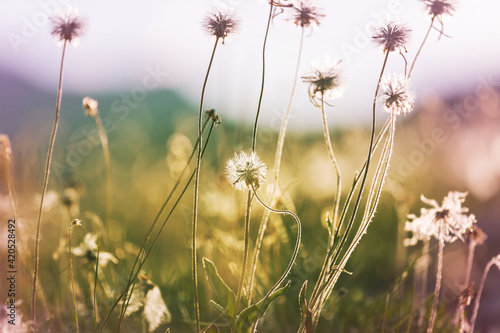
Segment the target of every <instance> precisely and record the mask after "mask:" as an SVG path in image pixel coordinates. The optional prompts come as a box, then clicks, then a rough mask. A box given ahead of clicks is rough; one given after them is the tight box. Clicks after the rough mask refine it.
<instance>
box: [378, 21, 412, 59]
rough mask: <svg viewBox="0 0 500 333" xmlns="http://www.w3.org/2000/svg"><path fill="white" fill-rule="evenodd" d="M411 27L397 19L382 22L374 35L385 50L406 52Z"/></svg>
mask: <svg viewBox="0 0 500 333" xmlns="http://www.w3.org/2000/svg"><path fill="white" fill-rule="evenodd" d="M410 32H411V29H409V28H408V27H406V26H405V25H404V24H401V23H398V22H396V21H389V22H387V23H383V24H381V25H380V26H379V27H377V28H376V29H375V32H374V34H373V36H372V38H373V40H374V41H375V43H377V44H378V45H380V47H381V48H382V50H383V51H384V52H386V51H387V52H403V51H405V52H406V43H407V42H408V38H409V36H410Z"/></svg>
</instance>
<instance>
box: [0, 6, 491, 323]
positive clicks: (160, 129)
mask: <svg viewBox="0 0 500 333" xmlns="http://www.w3.org/2000/svg"><path fill="white" fill-rule="evenodd" d="M421 4H422V10H423V11H425V13H426V14H427V16H428V22H427V23H428V26H426V27H421V26H416V27H410V25H409V24H407V23H401V22H400V21H398V20H396V19H390V20H386V21H383V22H380V24H379V26H377V27H376V28H374V29H373V33H372V36H370V37H371V42H372V43H373V46H374V47H378V48H379V49H380V57H379V59H376V60H374V62H376V64H377V66H380V69H379V73H380V74H379V76H377V77H375V78H373V81H374V82H375V85H374V86H373V92H374V96H373V99H371V100H367V101H366V105H367V111H366V114H367V117H368V116H369V117H370V125H369V126H366V127H365V126H362V125H360V126H352V127H341V126H334V125H332V123H333V121H331V119H335V112H340V111H339V110H337V108H336V107H335V106H334V105H335V101H336V100H337V99H339V98H342V92H343V89H344V87H343V86H342V83H343V75H344V74H343V73H342V61H341V60H342V59H336V60H333V59H331V58H328V57H324V58H319V59H318V62H317V63H315V64H312V65H309V64H304V63H302V62H301V54H302V48H303V42H304V40H305V39H306V38H307V35H308V34H312V33H314V31H313V29H312V28H313V27H318V28H321V23H322V22H323V21H324V20H328V17H326V16H325V15H323V14H322V12H321V8H320V7H318V6H317V5H316V4H315V3H313V2H310V1H302V0H299V1H296V2H293V3H291V2H287V1H283V2H280V1H278V2H275V1H274V0H272V1H271V2H269V3H267V4H266V5H267V6H268V8H267V11H268V24H267V27H263V28H265V30H263V32H265V34H263V35H262V43H263V44H262V45H261V46H262V56H263V59H262V60H263V63H262V64H261V65H262V66H261V67H260V68H257V69H256V70H258V71H262V83H261V86H260V87H259V90H260V94H259V96H256V97H255V104H256V111H255V114H254V115H253V117H252V118H253V121H252V122H251V123H249V122H244V121H241V122H239V121H235V120H234V119H232V118H231V117H226V116H225V114H224V110H219V109H218V108H217V106H216V105H215V106H214V105H207V104H208V103H206V102H205V97H206V96H205V95H206V94H207V90H206V88H207V86H210V84H211V81H210V80H209V78H210V74H211V70H212V65H213V60H214V58H216V57H217V55H218V53H217V50H218V48H222V47H224V48H226V47H231V39H232V38H238V35H237V34H236V32H237V29H238V27H239V18H237V16H236V14H235V13H234V11H233V10H232V9H231V8H230V7H228V6H226V5H223V4H220V5H218V6H215V7H214V8H211V9H209V11H208V13H207V15H206V17H205V19H204V21H203V22H201V28H202V29H204V30H205V33H206V34H208V35H210V38H211V42H212V49H210V50H205V51H206V52H205V53H204V54H201V53H200V55H197V56H199V57H200V58H202V57H203V56H207V58H206V59H205V58H203V59H200V61H205V62H206V63H207V64H208V66H207V68H206V72H205V76H204V80H203V81H202V82H199V86H200V89H201V91H200V101H199V103H197V102H194V101H189V100H187V99H186V98H184V97H183V96H182V95H180V94H179V93H178V92H176V91H175V89H171V90H164V89H153V90H152V91H148V92H147V94H145V95H144V96H143V97H140V98H136V99H135V100H132V101H130V100H126V99H124V97H123V96H125V95H123V94H121V95H119V96H117V95H116V94H107V93H102V94H100V95H99V94H97V95H93V96H80V95H77V94H72V93H68V94H66V93H64V89H63V84H62V82H63V78H64V74H63V68H64V66H74V64H71V63H67V62H64V61H65V54H66V52H78V48H74V49H73V48H71V44H72V43H74V41H75V40H76V39H77V38H85V35H84V34H83V31H84V29H85V24H83V21H82V20H81V19H80V17H79V16H77V15H75V14H73V13H67V14H64V15H62V16H55V17H53V18H52V30H51V34H52V35H53V36H54V38H55V39H56V40H57V42H58V44H60V45H59V46H60V48H61V51H62V59H61V63H60V72H59V86H58V88H57V87H55V88H54V90H55V91H56V92H57V97H56V100H55V101H54V102H55V104H56V107H55V113H54V110H53V111H52V113H51V115H53V114H55V118H52V116H51V117H50V118H47V116H46V114H45V113H38V112H37V111H38V110H37V109H36V107H34V108H32V110H31V111H25V112H27V113H28V114H27V115H24V116H23V115H20V116H19V119H20V120H18V122H17V123H16V124H14V125H13V126H14V127H15V128H16V132H15V133H10V135H3V134H2V135H0V177H1V184H0V185H1V187H0V190H1V192H0V194H1V206H0V212H1V214H0V216H1V218H2V225H4V224H5V226H4V227H3V228H2V231H1V233H0V237H2V248H1V249H0V253H1V257H2V258H5V260H4V261H5V262H7V263H9V264H10V265H11V266H4V267H6V268H5V269H4V267H2V270H4V271H5V274H4V275H5V276H6V277H7V278H8V277H12V276H14V278H13V280H12V281H14V282H12V281H10V280H8V279H7V278H4V276H3V275H2V282H1V283H0V288H1V291H2V293H4V291H5V294H6V295H5V296H4V297H6V299H7V301H6V306H5V307H4V308H2V309H1V312H0V319H1V322H0V330H1V331H2V332H119V331H122V332H207V333H208V332H256V331H259V332H428V333H430V332H471V333H472V332H496V331H497V330H499V329H500V321H499V319H498V308H499V307H500V304H499V299H500V297H499V295H498V287H499V286H500V283H499V279H498V277H499V276H498V269H500V255H499V253H500V247H499V246H498V237H499V235H500V234H499V231H498V227H497V224H498V214H499V211H498V210H499V208H498V207H500V202H499V201H500V195H499V193H500V191H499V190H500V185H499V184H500V182H499V181H498V179H500V177H499V175H500V169H499V168H498V165H499V163H500V160H499V159H498V156H500V137H499V136H498V119H499V117H498V115H499V114H500V95H499V92H498V88H497V87H495V86H493V85H488V84H485V83H484V82H480V83H479V84H477V85H476V87H475V89H470V90H467V91H462V92H457V93H456V94H453V95H449V96H434V97H432V98H429V97H427V98H426V99H425V100H419V96H418V95H415V92H414V91H413V90H412V86H411V77H412V73H414V71H415V72H418V71H419V69H420V68H419V61H418V60H419V57H424V56H425V52H423V54H421V51H423V50H425V48H428V47H432V46H431V45H429V40H430V39H433V41H435V40H438V41H439V39H441V38H443V39H444V38H450V36H448V35H447V34H446V33H445V32H444V24H445V21H446V20H444V19H445V18H446V17H452V16H453V14H454V12H455V10H458V9H457V8H456V3H455V2H453V1H451V0H425V1H421ZM239 15H241V19H244V16H243V15H244V14H243V13H240V14H239ZM283 18H286V19H287V20H288V21H289V22H290V25H295V26H296V28H298V29H299V30H300V31H301V43H300V48H299V51H298V54H296V55H293V57H296V60H297V62H296V67H295V72H294V79H293V80H292V81H291V82H288V85H289V86H290V88H291V90H290V96H289V97H288V100H289V102H288V106H287V108H286V112H285V113H284V114H283V117H282V119H280V126H279V129H275V130H269V128H266V127H264V128H262V125H261V123H259V117H260V114H261V112H262V113H265V112H266V111H267V110H266V98H269V97H266V86H265V82H266V75H272V73H273V68H272V64H266V57H265V56H266V42H267V36H268V33H269V30H270V29H273V26H272V22H273V20H280V19H283ZM89 20H91V18H89ZM412 29H423V30H424V31H426V34H425V35H424V38H423V40H422V41H421V44H420V48H418V49H416V50H407V48H406V46H407V40H408V38H409V37H410V34H411V31H412ZM81 35H82V36H81ZM456 38H459V36H458V37H456ZM388 64H390V68H391V70H392V68H399V72H396V73H387V71H386V69H387V67H388V66H389V65H388ZM266 65H267V66H266ZM12 86H13V87H17V89H18V90H19V91H18V93H20V91H21V90H22V91H23V93H25V94H26V99H32V103H34V104H37V103H39V104H44V103H45V104H46V102H47V101H48V100H52V97H55V95H54V96H46V95H40V94H37V93H35V92H33V91H29V90H26V91H27V92H24V90H23V89H21V88H22V87H23V86H22V84H17V85H12ZM56 88H57V89H56ZM297 90H303V91H307V93H308V97H309V101H310V108H311V110H310V111H311V112H315V113H316V119H317V120H318V124H317V127H316V129H313V130H310V129H297V128H288V127H287V124H288V120H289V117H290V115H291V114H293V112H294V98H295V94H296V91H297ZM131 95H132V96H134V95H133V94H131ZM135 96H138V95H135ZM140 96H142V95H140ZM37 101H39V102H37ZM61 105H62V107H61ZM416 105H418V107H416ZM23 107H24V108H28V107H25V106H23ZM3 221H5V222H3ZM8 221H9V222H8ZM4 240H7V241H5V242H4ZM3 244H5V246H4V245H3ZM10 245H12V246H10ZM5 265H7V264H5ZM9 290H11V291H12V290H13V292H9ZM13 303H15V307H14V306H10V304H13Z"/></svg>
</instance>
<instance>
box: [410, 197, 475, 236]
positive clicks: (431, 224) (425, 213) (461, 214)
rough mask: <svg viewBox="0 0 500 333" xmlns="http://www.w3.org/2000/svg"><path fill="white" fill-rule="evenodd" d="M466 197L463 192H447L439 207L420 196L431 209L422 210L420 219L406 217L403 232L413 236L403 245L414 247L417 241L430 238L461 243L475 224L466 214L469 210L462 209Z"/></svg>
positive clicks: (471, 216)
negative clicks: (459, 241) (458, 240)
mask: <svg viewBox="0 0 500 333" xmlns="http://www.w3.org/2000/svg"><path fill="white" fill-rule="evenodd" d="M466 196H467V193H463V192H449V193H448V195H447V196H446V197H445V198H444V199H443V203H442V204H441V205H438V203H437V202H436V201H434V200H429V199H427V198H425V197H424V196H422V197H421V200H422V201H423V202H424V203H426V204H428V205H430V206H432V208H430V209H427V208H422V209H421V210H420V217H417V216H415V215H413V214H411V215H408V219H409V221H407V222H406V223H405V231H409V232H411V233H412V234H413V236H412V238H409V239H405V245H407V246H408V245H415V244H416V243H417V242H418V241H419V240H429V239H430V238H431V237H434V238H436V239H442V240H443V241H444V242H448V243H452V242H454V241H455V240H457V239H460V240H462V241H463V240H464V239H463V236H464V235H465V234H466V233H467V231H468V230H469V229H470V228H472V227H473V225H474V224H475V223H476V222H477V221H476V218H475V217H474V215H472V214H467V213H468V212H469V209H468V208H467V207H462V204H463V202H464V201H465V197H466Z"/></svg>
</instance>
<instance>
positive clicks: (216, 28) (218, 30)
mask: <svg viewBox="0 0 500 333" xmlns="http://www.w3.org/2000/svg"><path fill="white" fill-rule="evenodd" d="M202 26H203V28H204V29H205V30H206V31H207V32H208V33H209V34H210V35H211V36H213V37H216V38H221V39H222V44H224V42H225V41H226V39H230V38H231V36H232V35H234V33H235V31H236V29H237V27H238V22H237V20H236V18H235V15H234V11H233V9H232V8H231V7H228V6H227V5H225V4H222V3H219V4H217V5H216V6H215V7H214V8H212V10H210V12H209V13H208V14H207V16H206V17H205V19H204V20H203V23H202Z"/></svg>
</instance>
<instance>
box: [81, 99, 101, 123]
mask: <svg viewBox="0 0 500 333" xmlns="http://www.w3.org/2000/svg"><path fill="white" fill-rule="evenodd" d="M98 105H99V103H97V101H96V100H95V99H92V98H90V97H88V96H87V97H85V98H84V99H83V101H82V107H83V110H84V111H85V115H87V116H90V117H92V118H93V117H95V116H97V114H98V113H99V110H98V109H97V106H98Z"/></svg>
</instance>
